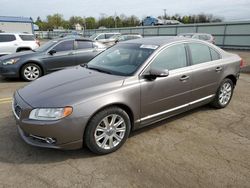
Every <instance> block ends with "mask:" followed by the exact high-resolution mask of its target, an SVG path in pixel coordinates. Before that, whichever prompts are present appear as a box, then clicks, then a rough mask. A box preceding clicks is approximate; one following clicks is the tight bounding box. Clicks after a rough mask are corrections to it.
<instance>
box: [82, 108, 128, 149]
mask: <svg viewBox="0 0 250 188" xmlns="http://www.w3.org/2000/svg"><path fill="white" fill-rule="evenodd" d="M130 128H131V124H130V119H129V116H128V114H127V113H126V112H125V111H124V110H122V109H120V108H118V107H110V108H106V109H104V110H102V111H100V112H98V113H97V114H96V115H94V116H93V118H92V119H91V120H90V122H89V124H88V126H87V128H86V130H85V134H84V140H85V143H86V145H87V147H88V148H89V149H90V150H91V151H92V152H94V153H97V154H108V153H111V152H114V151H116V150H117V149H119V148H120V147H121V146H122V145H123V144H124V143H125V141H126V139H127V138H128V135H129V132H130Z"/></svg>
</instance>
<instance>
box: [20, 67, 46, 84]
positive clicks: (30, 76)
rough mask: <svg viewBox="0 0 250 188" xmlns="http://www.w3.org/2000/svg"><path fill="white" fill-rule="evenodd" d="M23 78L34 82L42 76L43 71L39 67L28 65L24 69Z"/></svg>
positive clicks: (22, 71)
mask: <svg viewBox="0 0 250 188" xmlns="http://www.w3.org/2000/svg"><path fill="white" fill-rule="evenodd" d="M21 76H22V78H23V79H24V80H26V81H33V80H36V79H37V78H39V77H40V76H42V70H41V68H40V67H39V66H38V65H36V64H34V63H28V64H26V65H24V66H23V67H22V70H21Z"/></svg>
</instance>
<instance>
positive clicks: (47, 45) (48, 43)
mask: <svg viewBox="0 0 250 188" xmlns="http://www.w3.org/2000/svg"><path fill="white" fill-rule="evenodd" d="M57 42H58V41H55V40H50V41H48V42H46V43H45V44H43V45H42V46H40V47H39V48H37V49H36V51H38V52H43V51H46V50H48V49H49V48H50V47H52V46H53V45H54V44H56V43H57Z"/></svg>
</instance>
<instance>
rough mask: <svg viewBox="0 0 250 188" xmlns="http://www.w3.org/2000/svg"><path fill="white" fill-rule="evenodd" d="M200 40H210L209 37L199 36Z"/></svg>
mask: <svg viewBox="0 0 250 188" xmlns="http://www.w3.org/2000/svg"><path fill="white" fill-rule="evenodd" d="M199 39H201V40H208V39H209V38H208V36H207V35H199Z"/></svg>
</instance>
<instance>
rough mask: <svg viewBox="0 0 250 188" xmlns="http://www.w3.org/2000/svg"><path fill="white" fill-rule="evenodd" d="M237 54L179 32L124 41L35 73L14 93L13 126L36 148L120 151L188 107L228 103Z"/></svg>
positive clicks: (236, 67)
mask: <svg viewBox="0 0 250 188" xmlns="http://www.w3.org/2000/svg"><path fill="white" fill-rule="evenodd" d="M240 61H241V58H240V57H239V56H238V55H235V54H231V53H227V52H225V51H223V50H222V49H220V48H218V47H216V46H214V45H213V44H210V43H207V42H204V41H201V40H194V39H187V38H181V37H153V38H142V39H136V40H131V41H126V42H121V43H119V44H117V45H115V46H113V47H111V48H109V49H108V50H106V51H104V52H102V53H101V54H100V55H98V56H96V57H95V58H94V59H93V60H91V61H90V62H89V63H88V64H86V65H82V66H77V67H73V68H68V69H65V70H62V71H58V72H56V73H52V74H50V75H47V76H44V77H42V78H39V79H38V80H36V81H33V82H32V83H31V84H29V85H28V86H26V87H24V88H22V89H19V90H18V91H16V92H15V94H14V99H13V112H14V115H15V118H16V121H17V127H18V131H19V133H20V135H21V137H22V138H23V140H24V141H25V142H27V143H28V144H31V145H34V146H40V147H47V148H57V149H78V148H81V147H82V146H83V143H85V144H86V146H87V147H88V148H89V149H90V150H91V151H93V152H95V153H97V154H107V153H110V152H113V151H115V150H117V149H118V148H120V147H121V146H122V145H123V144H124V142H125V141H126V139H127V138H128V136H129V134H130V132H131V131H132V130H135V129H138V128H141V127H144V126H147V125H149V124H152V123H154V122H157V121H160V120H162V119H165V118H168V117H171V116H173V115H176V114H179V113H182V112H185V111H187V110H190V109H192V108H195V107H198V106H201V105H205V104H208V103H210V104H212V105H213V106H214V107H216V108H224V107H226V106H227V105H228V104H229V102H230V100H231V98H232V95H233V90H234V88H235V85H236V82H237V79H238V78H239V70H240Z"/></svg>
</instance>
